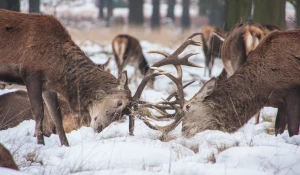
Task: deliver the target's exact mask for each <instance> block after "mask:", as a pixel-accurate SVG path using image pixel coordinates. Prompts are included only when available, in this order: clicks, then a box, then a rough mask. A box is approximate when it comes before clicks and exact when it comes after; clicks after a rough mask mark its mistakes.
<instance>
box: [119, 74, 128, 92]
mask: <svg viewBox="0 0 300 175" xmlns="http://www.w3.org/2000/svg"><path fill="white" fill-rule="evenodd" d="M118 84H119V86H118V89H120V90H127V89H128V78H127V71H126V70H125V71H123V72H122V73H121V74H120V75H119V78H118Z"/></svg>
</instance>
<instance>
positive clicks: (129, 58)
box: [112, 34, 149, 75]
mask: <svg viewBox="0 0 300 175" xmlns="http://www.w3.org/2000/svg"><path fill="white" fill-rule="evenodd" d="M112 48H113V52H114V56H115V61H116V63H117V66H118V73H119V74H120V72H121V71H122V70H123V68H124V67H125V66H126V65H127V64H129V65H132V66H134V67H135V68H138V69H139V71H140V72H141V74H142V75H145V74H146V73H147V71H148V70H149V65H148V62H147V60H146V58H145V56H144V54H143V51H142V47H141V45H140V42H139V41H138V40H137V39H136V38H134V37H133V36H130V35H126V34H121V35H117V36H116V37H115V38H114V39H113V41H112Z"/></svg>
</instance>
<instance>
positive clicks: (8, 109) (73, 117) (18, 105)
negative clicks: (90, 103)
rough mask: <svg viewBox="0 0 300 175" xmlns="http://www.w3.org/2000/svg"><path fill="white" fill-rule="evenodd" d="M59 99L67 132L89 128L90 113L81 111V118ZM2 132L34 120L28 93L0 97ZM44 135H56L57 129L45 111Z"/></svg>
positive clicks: (11, 93) (0, 127) (12, 93)
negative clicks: (25, 121)
mask: <svg viewBox="0 0 300 175" xmlns="http://www.w3.org/2000/svg"><path fill="white" fill-rule="evenodd" d="M58 99H59V104H60V108H61V112H62V122H63V126H64V130H65V132H67V133H69V132H71V131H72V130H75V129H79V128H80V127H81V126H89V124H90V116H89V114H88V111H85V112H84V111H81V117H79V116H78V114H76V113H73V112H72V110H71V109H70V108H69V106H68V104H67V103H66V102H65V101H63V100H62V99H61V98H58ZM0 106H1V109H0V130H4V129H8V128H12V127H15V126H17V125H18V124H20V123H21V122H23V121H24V120H30V119H34V118H33V116H32V113H31V106H30V101H29V97H28V94H27V92H26V91H20V90H18V91H15V92H10V93H6V94H3V95H1V96H0ZM43 129H44V135H45V136H50V135H51V134H56V128H55V125H54V123H53V122H52V120H51V117H50V114H49V112H48V111H47V110H45V114H44V120H43Z"/></svg>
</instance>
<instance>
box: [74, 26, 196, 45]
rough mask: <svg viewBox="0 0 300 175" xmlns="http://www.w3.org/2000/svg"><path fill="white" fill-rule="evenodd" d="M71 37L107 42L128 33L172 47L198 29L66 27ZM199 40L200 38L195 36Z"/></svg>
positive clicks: (77, 39)
mask: <svg viewBox="0 0 300 175" xmlns="http://www.w3.org/2000/svg"><path fill="white" fill-rule="evenodd" d="M68 31H69V33H70V35H71V36H72V38H73V39H74V40H76V41H85V40H91V41H93V42H95V43H100V44H109V43H111V41H112V40H113V38H114V37H115V36H116V35H118V34H129V35H132V36H134V37H136V38H137V39H139V40H147V41H149V42H152V43H158V44H161V45H163V46H166V47H170V48H174V47H175V46H178V45H180V44H181V43H182V42H183V41H184V40H185V39H186V38H187V37H188V36H189V35H190V34H192V33H194V32H199V31H200V29H199V30H195V29H190V30H181V29H176V28H169V27H164V28H162V29H160V30H151V29H145V28H143V27H141V28H138V27H127V26H120V27H111V28H105V27H93V28H89V29H79V28H71V27H69V28H68ZM196 39H198V40H200V38H196Z"/></svg>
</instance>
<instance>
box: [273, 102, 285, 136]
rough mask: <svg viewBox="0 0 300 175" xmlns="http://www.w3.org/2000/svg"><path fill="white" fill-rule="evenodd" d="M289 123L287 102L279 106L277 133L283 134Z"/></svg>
mask: <svg viewBox="0 0 300 175" xmlns="http://www.w3.org/2000/svg"><path fill="white" fill-rule="evenodd" d="M286 123H287V112H286V106H285V104H281V105H280V106H279V107H278V112H277V115H276V120H275V135H276V136H277V135H278V134H282V133H283V132H284V130H285V127H286Z"/></svg>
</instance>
